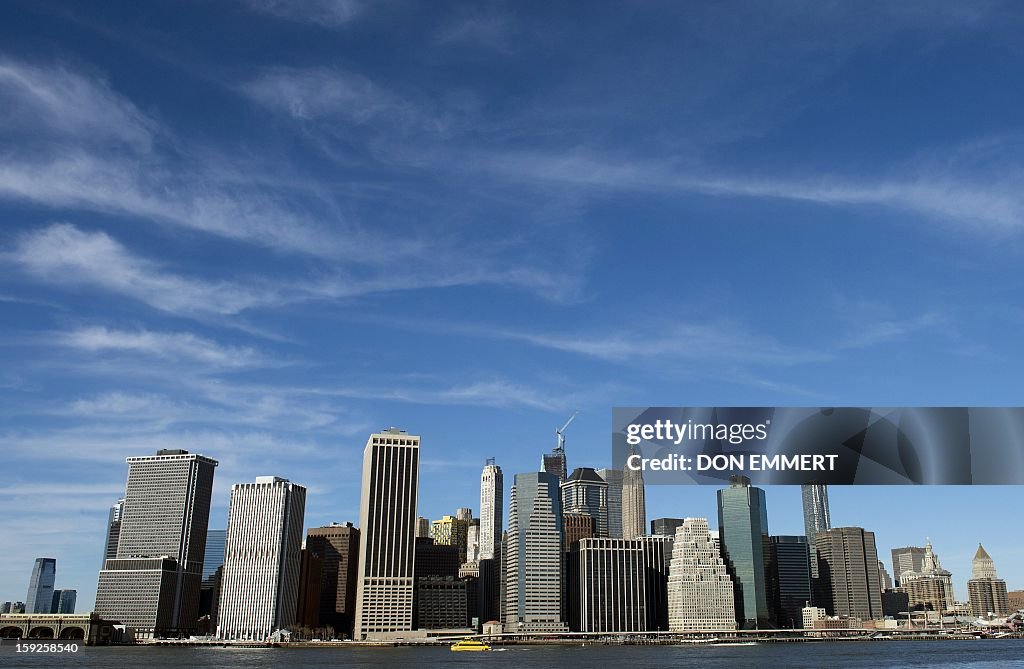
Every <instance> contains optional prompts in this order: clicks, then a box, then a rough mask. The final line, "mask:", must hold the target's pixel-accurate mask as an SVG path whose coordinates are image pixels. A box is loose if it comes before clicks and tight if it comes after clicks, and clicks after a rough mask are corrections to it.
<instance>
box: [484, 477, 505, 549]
mask: <svg viewBox="0 0 1024 669" xmlns="http://www.w3.org/2000/svg"><path fill="white" fill-rule="evenodd" d="M504 494H505V480H504V477H503V476H502V473H501V467H499V466H498V465H497V464H495V461H494V458H488V460H487V464H485V465H484V469H483V471H482V472H480V555H479V559H480V560H492V559H495V558H497V557H498V550H499V548H500V545H501V529H502V528H501V522H502V518H503V514H504V509H503V499H504V498H503V496H504Z"/></svg>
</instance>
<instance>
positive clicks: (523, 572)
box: [503, 472, 566, 632]
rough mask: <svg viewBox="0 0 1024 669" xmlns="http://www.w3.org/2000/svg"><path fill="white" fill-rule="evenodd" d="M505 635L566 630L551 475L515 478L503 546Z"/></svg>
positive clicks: (557, 506) (558, 508) (558, 517)
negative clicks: (515, 632)
mask: <svg viewBox="0 0 1024 669" xmlns="http://www.w3.org/2000/svg"><path fill="white" fill-rule="evenodd" d="M504 570H505V600H504V601H505V608H504V613H503V615H504V623H505V629H506V630H507V631H523V632H553V631H563V630H565V628H566V626H565V622H564V619H563V617H562V582H563V581H562V576H563V575H562V500H561V496H560V494H559V481H558V477H557V476H556V475H555V474H550V473H547V472H536V473H529V474H516V476H515V482H514V483H513V485H512V497H511V503H510V505H509V519H508V532H507V540H506V547H505V564H504Z"/></svg>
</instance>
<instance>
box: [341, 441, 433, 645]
mask: <svg viewBox="0 0 1024 669" xmlns="http://www.w3.org/2000/svg"><path fill="white" fill-rule="evenodd" d="M419 463H420V438H419V437H418V436H414V435H411V434H406V433H405V431H404V430H399V429H397V428H393V427H392V428H389V429H387V430H385V431H383V432H379V433H377V434H372V435H370V438H369V439H367V441H366V447H365V449H364V450H363V485H362V496H361V498H360V503H359V525H360V533H359V572H358V577H357V578H358V581H357V591H356V619H355V630H354V632H353V637H354V638H356V639H366V638H373V637H386V636H389V635H395V634H396V633H401V632H406V631H409V630H411V629H412V604H413V594H414V590H415V583H414V576H413V568H414V567H413V561H414V559H415V553H414V539H415V533H416V517H417V516H416V496H417V494H418V491H419V471H420V467H419Z"/></svg>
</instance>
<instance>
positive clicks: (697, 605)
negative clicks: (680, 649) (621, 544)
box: [668, 518, 736, 632]
mask: <svg viewBox="0 0 1024 669" xmlns="http://www.w3.org/2000/svg"><path fill="white" fill-rule="evenodd" d="M668 628H669V630H670V631H672V632H687V631H691V630H722V631H729V630H734V629H736V605H735V596H734V592H733V582H732V579H731V578H730V577H729V573H728V571H727V570H726V565H725V561H724V560H723V559H722V556H721V555H720V554H719V553H718V551H717V550H716V549H715V546H714V544H713V543H712V541H711V535H710V533H709V532H708V521H707V520H706V519H704V518H685V519H684V520H683V524H682V525H680V526H679V528H678V529H677V530H676V535H675V538H674V540H673V542H672V561H671V563H670V565H669V569H668Z"/></svg>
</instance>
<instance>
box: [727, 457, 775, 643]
mask: <svg viewBox="0 0 1024 669" xmlns="http://www.w3.org/2000/svg"><path fill="white" fill-rule="evenodd" d="M718 532H719V539H720V541H721V547H722V557H723V559H724V560H725V563H726V566H727V567H728V568H729V570H730V574H731V575H732V576H733V577H734V578H735V580H736V616H737V622H739V623H740V624H741V625H742V626H743V627H749V628H754V627H765V626H766V625H768V624H769V621H770V619H771V612H770V611H769V609H768V575H767V570H766V569H765V562H766V558H767V557H768V550H769V539H768V511H767V507H766V505H765V495H764V490H762V489H761V488H756V487H751V485H750V479H749V478H747V477H746V476H733V477H732V478H731V479H730V484H729V487H728V488H724V489H721V490H719V491H718Z"/></svg>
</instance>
